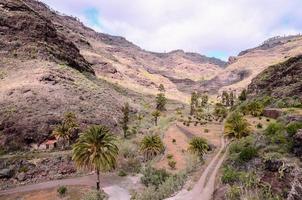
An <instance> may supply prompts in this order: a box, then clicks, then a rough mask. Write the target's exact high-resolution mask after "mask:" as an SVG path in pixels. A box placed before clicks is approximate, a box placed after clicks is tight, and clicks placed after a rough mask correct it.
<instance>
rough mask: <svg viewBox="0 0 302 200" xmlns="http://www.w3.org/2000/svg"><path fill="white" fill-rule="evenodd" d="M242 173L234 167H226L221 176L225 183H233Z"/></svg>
mask: <svg viewBox="0 0 302 200" xmlns="http://www.w3.org/2000/svg"><path fill="white" fill-rule="evenodd" d="M239 176H240V173H238V172H237V171H236V170H235V169H234V168H232V167H225V168H224V169H223V174H222V176H221V181H222V183H224V184H227V183H229V184H233V183H235V182H237V181H238V180H239Z"/></svg>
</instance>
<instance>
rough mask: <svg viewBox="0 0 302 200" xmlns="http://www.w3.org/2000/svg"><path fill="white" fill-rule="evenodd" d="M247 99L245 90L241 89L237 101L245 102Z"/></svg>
mask: <svg viewBox="0 0 302 200" xmlns="http://www.w3.org/2000/svg"><path fill="white" fill-rule="evenodd" d="M246 98H247V93H246V89H243V90H242V91H241V93H240V95H239V97H238V99H239V100H240V101H245V100H246Z"/></svg>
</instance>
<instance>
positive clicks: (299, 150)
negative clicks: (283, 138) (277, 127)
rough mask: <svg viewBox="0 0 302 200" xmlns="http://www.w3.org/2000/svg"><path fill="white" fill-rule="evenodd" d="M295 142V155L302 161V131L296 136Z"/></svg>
mask: <svg viewBox="0 0 302 200" xmlns="http://www.w3.org/2000/svg"><path fill="white" fill-rule="evenodd" d="M293 141H294V144H293V153H294V154H295V155H296V156H298V157H300V158H301V159H302V129H300V130H298V132H297V133H296V134H295V135H294V137H293Z"/></svg>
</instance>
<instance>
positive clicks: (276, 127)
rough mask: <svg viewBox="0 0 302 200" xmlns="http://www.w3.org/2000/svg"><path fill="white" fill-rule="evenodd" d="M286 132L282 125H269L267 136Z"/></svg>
mask: <svg viewBox="0 0 302 200" xmlns="http://www.w3.org/2000/svg"><path fill="white" fill-rule="evenodd" d="M283 130H284V126H283V125H282V124H280V123H277V122H275V123H270V124H269V125H268V127H267V128H266V129H265V134H266V135H274V134H276V133H277V132H280V131H283Z"/></svg>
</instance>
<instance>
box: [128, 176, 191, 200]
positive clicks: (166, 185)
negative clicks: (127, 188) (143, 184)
mask: <svg viewBox="0 0 302 200" xmlns="http://www.w3.org/2000/svg"><path fill="white" fill-rule="evenodd" d="M185 180H186V176H185V174H182V173H181V174H177V175H173V176H169V177H168V178H167V179H166V180H165V181H164V182H163V183H162V184H160V185H159V187H158V188H156V187H154V186H152V185H151V186H149V187H147V188H146V189H145V190H144V191H142V192H141V193H139V194H138V193H136V194H135V195H133V196H132V197H131V199H133V200H161V199H165V198H167V197H169V196H170V195H172V194H173V193H175V192H176V191H179V190H180V189H181V187H182V186H183V184H184V183H185Z"/></svg>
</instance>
